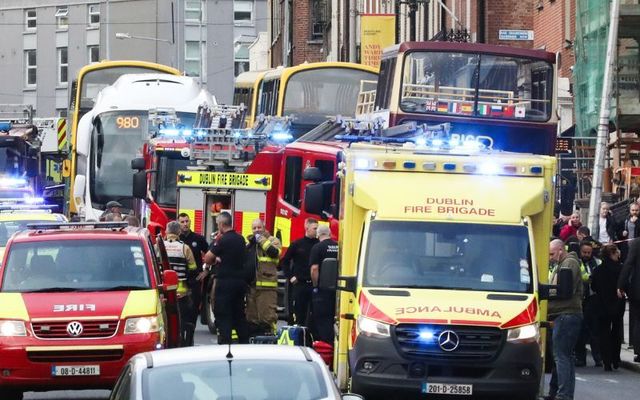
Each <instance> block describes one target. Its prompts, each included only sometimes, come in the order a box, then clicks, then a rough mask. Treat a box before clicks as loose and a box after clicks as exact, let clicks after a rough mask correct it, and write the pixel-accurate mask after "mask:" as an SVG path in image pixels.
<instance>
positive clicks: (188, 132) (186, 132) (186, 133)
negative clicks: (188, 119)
mask: <svg viewBox="0 0 640 400" xmlns="http://www.w3.org/2000/svg"><path fill="white" fill-rule="evenodd" d="M191 135H193V131H192V130H191V129H183V130H182V136H191Z"/></svg>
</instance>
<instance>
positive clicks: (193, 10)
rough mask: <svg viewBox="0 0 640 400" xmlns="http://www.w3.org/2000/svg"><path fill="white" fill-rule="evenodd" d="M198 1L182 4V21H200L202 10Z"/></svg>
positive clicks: (189, 0) (193, 0) (192, 0)
mask: <svg viewBox="0 0 640 400" xmlns="http://www.w3.org/2000/svg"><path fill="white" fill-rule="evenodd" d="M201 6H202V3H201V1H200V0H186V1H185V2H184V20H185V21H187V22H192V21H195V22H200V21H202V10H201V9H200V7H201Z"/></svg>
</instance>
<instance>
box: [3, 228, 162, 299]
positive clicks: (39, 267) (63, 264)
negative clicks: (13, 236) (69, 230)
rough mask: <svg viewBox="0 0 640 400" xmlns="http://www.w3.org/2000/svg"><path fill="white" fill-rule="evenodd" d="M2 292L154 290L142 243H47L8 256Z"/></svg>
mask: <svg viewBox="0 0 640 400" xmlns="http://www.w3.org/2000/svg"><path fill="white" fill-rule="evenodd" d="M7 251H9V254H8V259H7V262H6V264H5V268H4V273H3V280H2V291H3V292H21V293H25V292H47V291H101V290H115V289H117V288H131V289H135V288H140V289H146V288H150V287H151V284H150V278H149V273H148V268H147V265H148V264H147V260H146V256H145V254H144V250H143V248H142V245H141V243H140V242H139V241H137V240H96V239H94V240H68V239H65V240H47V241H33V242H25V243H14V244H13V245H11V246H10V248H9V249H8V250H7Z"/></svg>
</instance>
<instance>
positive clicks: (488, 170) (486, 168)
mask: <svg viewBox="0 0 640 400" xmlns="http://www.w3.org/2000/svg"><path fill="white" fill-rule="evenodd" d="M479 172H480V173H481V174H483V175H496V174H498V172H500V166H499V165H498V164H496V163H494V162H491V161H487V162H484V163H482V164H480V168H479Z"/></svg>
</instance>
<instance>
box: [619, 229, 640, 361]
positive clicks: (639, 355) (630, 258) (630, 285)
mask: <svg viewBox="0 0 640 400" xmlns="http://www.w3.org/2000/svg"><path fill="white" fill-rule="evenodd" d="M617 286H618V297H619V298H621V299H624V298H625V297H627V298H628V299H629V309H630V310H631V312H630V313H629V316H630V318H633V322H634V329H633V332H632V334H633V335H632V336H631V344H633V351H634V352H635V353H636V356H635V358H634V359H633V361H635V362H640V241H638V240H634V241H633V242H631V245H630V247H629V254H628V255H627V259H626V260H625V262H624V267H623V268H622V271H621V272H620V277H619V278H618V285H617ZM629 322H631V321H629Z"/></svg>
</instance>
